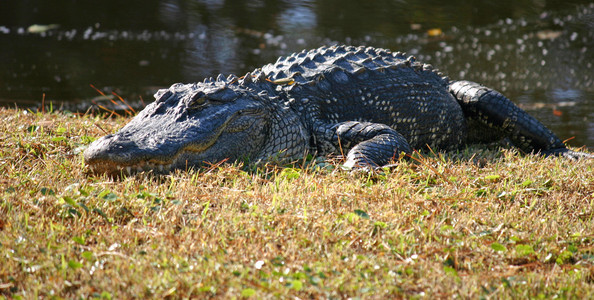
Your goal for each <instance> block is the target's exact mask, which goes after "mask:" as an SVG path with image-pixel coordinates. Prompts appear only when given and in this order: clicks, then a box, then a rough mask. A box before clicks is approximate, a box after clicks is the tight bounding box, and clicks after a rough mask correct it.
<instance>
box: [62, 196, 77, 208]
mask: <svg viewBox="0 0 594 300" xmlns="http://www.w3.org/2000/svg"><path fill="white" fill-rule="evenodd" d="M62 200H64V202H66V203H67V204H68V205H70V206H72V207H77V206H78V204H76V202H74V200H73V199H72V198H70V197H68V196H63V197H62Z"/></svg>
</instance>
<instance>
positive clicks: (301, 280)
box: [0, 109, 594, 299]
mask: <svg viewBox="0 0 594 300" xmlns="http://www.w3.org/2000/svg"><path fill="white" fill-rule="evenodd" d="M124 122H126V120H125V119H115V120H114V119H108V120H106V119H102V118H100V117H96V118H93V117H88V116H85V117H77V116H73V115H66V114H57V113H48V114H37V113H31V112H29V113H26V112H25V111H21V110H10V109H0V155H1V158H0V174H2V176H1V177H0V183H1V185H0V187H1V190H0V195H1V196H2V198H1V202H0V261H1V264H0V298H2V297H7V298H15V299H18V298H23V299H29V298H34V297H43V298H47V297H54V296H55V297H64V298H79V297H83V298H89V297H90V298H107V299H109V298H120V299H122V298H163V297H174V298H189V297H196V298H208V297H214V298H233V297H237V298H241V297H249V296H252V297H254V298H293V297H299V298H302V299H303V298H346V297H362V298H386V297H390V298H415V297H420V298H425V297H427V298H453V297H463V298H479V297H482V298H539V297H544V298H554V297H562V298H581V299H586V298H592V297H594V229H593V228H594V221H593V219H594V209H593V208H594V179H593V176H592V174H593V168H594V162H593V161H592V160H590V161H580V162H574V161H568V160H564V159H560V158H542V157H535V156H523V155H518V154H517V153H515V152H514V151H513V150H500V149H491V150H481V149H483V148H481V147H474V148H470V149H466V150H464V151H461V152H459V153H455V154H452V153H450V154H443V155H441V154H438V155H433V154H430V153H429V154H428V153H424V154H423V155H424V157H421V158H420V162H416V161H414V160H413V161H402V162H401V163H400V164H399V165H398V166H397V167H395V168H393V169H391V170H387V171H386V172H385V173H383V174H375V175H372V174H352V173H349V172H346V171H343V170H341V169H340V168H339V167H336V165H334V164H331V163H327V162H324V161H322V160H315V161H314V162H312V165H311V166H310V167H307V168H305V169H302V168H279V167H260V168H258V169H255V170H249V168H245V167H240V166H233V165H228V166H222V167H217V168H212V169H209V170H200V171H198V172H196V171H192V172H177V173H175V174H172V175H169V176H164V177H161V178H152V177H150V176H146V175H143V174H140V175H136V176H133V177H127V178H123V179H120V180H111V179H109V178H107V177H93V176H87V175H85V173H84V166H83V162H82V155H81V154H80V151H81V149H83V148H84V147H85V145H87V144H88V143H89V142H90V140H91V138H90V137H98V136H101V135H103V134H104V133H103V132H102V130H101V129H100V128H99V127H101V128H103V130H105V131H108V132H113V131H115V130H116V129H117V128H118V127H119V126H121V125H122V124H123V123H124ZM473 153H474V154H473Z"/></svg>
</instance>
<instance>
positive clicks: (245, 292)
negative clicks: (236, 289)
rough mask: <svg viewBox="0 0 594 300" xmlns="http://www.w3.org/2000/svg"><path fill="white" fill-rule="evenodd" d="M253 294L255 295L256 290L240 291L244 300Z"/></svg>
mask: <svg viewBox="0 0 594 300" xmlns="http://www.w3.org/2000/svg"><path fill="white" fill-rule="evenodd" d="M255 294H256V290H254V289H252V288H247V289H243V291H241V296H242V297H246V298H247V297H251V296H253V295H255Z"/></svg>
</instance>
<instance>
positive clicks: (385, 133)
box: [318, 121, 412, 167]
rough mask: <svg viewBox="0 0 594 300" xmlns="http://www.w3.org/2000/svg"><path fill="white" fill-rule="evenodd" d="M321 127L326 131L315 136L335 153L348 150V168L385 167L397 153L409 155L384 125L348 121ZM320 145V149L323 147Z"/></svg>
mask: <svg viewBox="0 0 594 300" xmlns="http://www.w3.org/2000/svg"><path fill="white" fill-rule="evenodd" d="M323 127H326V130H323V132H319V133H321V134H322V136H319V135H318V137H319V139H320V138H321V139H323V140H324V141H329V142H330V143H329V146H330V147H332V148H335V149H336V150H338V151H348V153H347V157H346V159H347V160H346V162H345V166H347V167H379V166H384V165H387V164H388V163H389V162H390V160H393V159H396V158H398V157H399V156H400V153H402V152H404V153H411V152H412V150H411V147H410V145H409V144H408V142H407V141H406V139H405V138H404V137H403V136H402V135H401V134H400V133H398V132H397V131H396V130H394V129H392V128H390V127H389V126H387V125H385V124H379V123H369V122H356V121H347V122H341V123H338V124H334V125H330V126H328V125H325V126H323ZM323 144H325V143H324V142H322V143H320V146H321V147H324V146H323ZM326 145H328V144H326ZM336 150H334V151H332V152H337V151H336ZM323 152H330V151H327V150H323Z"/></svg>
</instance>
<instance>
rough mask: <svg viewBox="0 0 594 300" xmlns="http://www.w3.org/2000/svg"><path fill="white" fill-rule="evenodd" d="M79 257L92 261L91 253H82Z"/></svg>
mask: <svg viewBox="0 0 594 300" xmlns="http://www.w3.org/2000/svg"><path fill="white" fill-rule="evenodd" d="M80 256H82V257H83V258H84V259H86V260H93V252H91V251H83V253H81V254H80Z"/></svg>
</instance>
